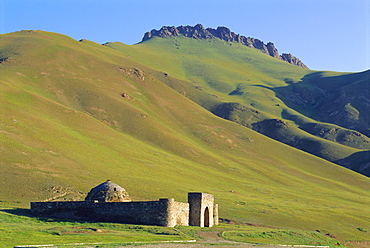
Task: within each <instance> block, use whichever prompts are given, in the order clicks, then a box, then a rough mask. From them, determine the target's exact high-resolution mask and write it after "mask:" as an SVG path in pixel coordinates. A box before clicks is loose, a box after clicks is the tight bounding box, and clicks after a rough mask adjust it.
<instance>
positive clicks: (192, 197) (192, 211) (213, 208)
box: [188, 193, 218, 227]
mask: <svg viewBox="0 0 370 248" xmlns="http://www.w3.org/2000/svg"><path fill="white" fill-rule="evenodd" d="M188 202H189V225H190V226H200V227H212V226H213V225H218V205H217V204H214V197H213V195H211V194H206V193H188Z"/></svg>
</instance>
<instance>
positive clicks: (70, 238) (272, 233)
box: [0, 204, 366, 247]
mask: <svg viewBox="0 0 370 248" xmlns="http://www.w3.org/2000/svg"><path fill="white" fill-rule="evenodd" d="M2 205H3V204H2ZM28 212H29V211H28V210H27V209H21V208H9V207H4V206H2V207H1V208H0V219H1V222H2V224H1V228H0V247H13V246H21V245H45V246H46V245H54V246H58V247H86V246H89V245H90V246H91V245H95V246H98V247H118V246H124V245H128V244H136V245H141V244H145V243H148V244H149V243H154V244H155V243H160V242H165V241H166V242H167V241H168V242H172V241H183V242H185V243H187V242H188V241H192V242H193V241H194V240H198V241H199V240H202V237H201V236H199V232H207V231H212V232H217V233H218V235H219V236H220V237H221V238H223V239H225V240H230V241H236V242H241V243H250V244H281V245H320V246H330V247H342V245H341V242H340V241H339V240H338V239H336V237H334V236H332V235H331V234H329V233H328V232H327V231H325V230H316V231H302V230H296V229H279V228H272V227H259V226H251V225H236V224H225V223H221V224H220V225H219V226H214V227H213V228H210V229H208V228H206V229H205V228H200V227H184V226H178V227H175V228H170V227H157V226H144V225H128V224H117V223H91V222H78V221H68V220H61V219H53V218H46V217H45V218H36V217H32V216H30V215H29V213H28ZM359 231H362V232H366V230H359ZM204 242H205V243H206V244H207V245H212V244H214V245H217V243H212V242H210V243H207V240H206V241H204ZM220 243H222V241H220Z"/></svg>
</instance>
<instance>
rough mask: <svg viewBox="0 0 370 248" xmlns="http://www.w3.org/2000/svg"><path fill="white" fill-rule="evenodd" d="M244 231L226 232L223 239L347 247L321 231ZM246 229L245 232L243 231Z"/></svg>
mask: <svg viewBox="0 0 370 248" xmlns="http://www.w3.org/2000/svg"><path fill="white" fill-rule="evenodd" d="M241 229H242V230H235V231H224V232H222V234H221V237H223V238H225V239H227V240H231V241H237V242H243V243H252V244H279V245H313V246H330V247H345V246H344V245H341V243H340V242H339V241H338V240H336V239H334V238H332V237H330V234H329V233H322V232H321V231H319V230H318V231H314V232H313V231H311V232H309V231H300V230H287V229H285V230H284V229H272V228H256V227H254V228H241ZM243 229H244V230H243Z"/></svg>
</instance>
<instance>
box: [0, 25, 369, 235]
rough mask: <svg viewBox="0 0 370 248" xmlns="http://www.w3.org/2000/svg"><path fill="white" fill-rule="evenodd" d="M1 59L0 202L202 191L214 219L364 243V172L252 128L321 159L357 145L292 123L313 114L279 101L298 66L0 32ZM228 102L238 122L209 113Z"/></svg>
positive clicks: (255, 55)
mask: <svg viewBox="0 0 370 248" xmlns="http://www.w3.org/2000/svg"><path fill="white" fill-rule="evenodd" d="M0 61H1V63H0V87H1V91H0V94H1V98H0V99H1V104H0V119H1V124H0V137H1V149H0V157H1V160H0V169H1V182H0V200H1V201H2V204H5V205H7V206H23V207H27V206H28V203H29V202H30V201H40V200H46V199H50V198H53V199H59V200H63V199H78V198H81V197H83V194H82V193H86V192H88V191H89V189H90V188H92V187H94V186H96V185H97V184H99V183H101V182H103V181H105V180H107V179H110V180H112V181H113V182H115V183H117V184H119V185H121V186H123V187H124V188H125V189H126V190H127V191H128V193H129V194H130V196H131V197H132V198H133V199H134V200H135V199H136V200H140V199H158V198H160V197H174V198H175V199H176V200H179V201H186V197H187V195H186V193H187V192H189V191H199V192H208V193H211V194H214V195H215V197H216V201H217V203H219V208H220V217H221V218H224V219H229V220H233V221H237V222H241V223H253V224H258V225H267V226H275V227H280V228H297V229H304V230H312V231H314V230H328V231H329V232H330V233H331V234H333V235H335V236H337V237H339V238H341V239H345V240H366V239H368V235H367V234H368V233H367V232H366V230H367V231H370V226H369V223H370V221H369V217H368V216H370V209H369V208H368V206H369V204H370V194H369V188H370V180H369V178H367V177H365V176H363V175H360V174H358V173H355V172H353V171H351V170H348V169H346V168H343V167H341V166H338V165H336V164H333V163H331V162H329V161H326V160H324V159H322V158H318V157H317V156H313V155H311V154H308V153H306V152H303V151H300V150H298V149H295V148H293V147H291V146H287V145H285V144H282V143H281V142H278V141H275V140H273V139H271V138H269V137H266V136H264V135H262V134H259V133H257V132H255V131H254V130H252V129H251V128H253V125H256V123H259V124H260V126H261V125H262V124H261V123H262V122H264V121H266V120H271V119H285V121H284V122H287V125H288V124H289V126H291V128H292V133H293V134H294V135H296V136H297V137H299V138H301V137H305V136H307V139H308V140H309V139H312V140H313V141H314V142H319V143H320V144H321V145H322V147H323V149H322V150H321V153H323V154H325V153H327V155H328V156H331V157H332V159H343V158H346V157H348V156H351V155H352V154H355V153H358V152H363V151H364V149H363V147H361V148H356V147H355V148H354V147H349V146H346V145H343V144H338V143H335V142H333V141H328V140H326V139H323V138H319V137H316V136H313V135H310V134H309V133H307V132H304V131H302V130H303V129H300V128H299V125H300V124H299V123H301V122H302V123H303V124H305V123H311V122H312V123H317V122H316V121H314V119H310V118H308V117H305V116H303V115H302V114H300V113H299V112H298V110H294V109H292V108H290V107H288V104H285V103H284V102H283V101H282V100H280V99H279V98H277V96H276V93H275V92H274V89H275V88H278V87H284V86H287V84H288V83H287V82H286V78H290V79H292V80H295V81H299V80H300V78H302V77H304V76H305V75H308V74H311V73H313V72H312V71H310V70H307V69H303V68H299V67H295V66H292V65H289V64H287V63H285V62H282V61H279V60H276V59H273V58H270V57H268V56H266V55H264V54H261V53H260V52H258V51H256V50H254V49H251V48H247V47H242V46H241V45H239V44H229V43H226V42H223V41H221V40H216V39H215V40H209V41H208V40H192V39H188V38H184V37H179V38H177V39H173V38H171V37H169V38H166V39H160V38H158V39H157V38H153V39H151V40H148V41H146V42H144V43H140V44H138V45H134V46H127V45H124V44H121V43H111V44H106V45H105V46H102V45H99V44H96V43H93V42H90V41H86V40H82V41H80V42H79V41H76V40H73V39H71V38H69V37H67V36H63V35H60V34H55V33H49V32H43V31H21V32H16V33H11V34H4V35H1V36H0ZM284 80H285V81H284ZM169 86H170V87H169ZM232 92H233V93H232ZM228 102H235V103H236V104H235V105H236V108H235V109H234V110H235V111H237V110H238V111H239V110H240V109H243V108H246V109H247V110H246V111H241V112H242V114H237V115H236V116H235V118H236V119H237V118H239V121H237V120H234V121H235V122H236V123H235V122H231V121H229V120H225V119H223V118H220V117H218V116H216V115H214V114H213V113H211V111H214V109H215V108H216V107H217V106H220V105H222V104H225V103H228ZM238 104H240V105H242V107H241V106H239V105H238ZM243 114H245V115H243ZM286 116H289V118H290V119H289V118H287V117H286ZM294 116H295V119H293V117H294ZM298 120H300V122H299V123H298ZM240 124H242V125H240ZM327 125H329V124H327ZM246 127H251V128H246ZM295 132H296V133H295ZM301 132H302V133H303V134H300V133H301ZM283 135H284V136H288V134H286V133H284V134H283ZM297 139H298V138H297ZM358 142H360V141H358ZM328 144H332V146H329V145H328ZM54 189H60V190H57V191H56V190H54ZM81 192H82V193H81ZM0 227H1V224H0ZM359 228H360V229H359ZM360 230H361V231H360ZM364 230H365V231H364Z"/></svg>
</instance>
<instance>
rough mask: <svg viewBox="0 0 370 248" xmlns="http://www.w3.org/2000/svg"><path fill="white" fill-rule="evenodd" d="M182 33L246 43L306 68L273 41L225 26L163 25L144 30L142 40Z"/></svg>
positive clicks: (195, 36) (192, 36)
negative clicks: (240, 32) (158, 28)
mask: <svg viewBox="0 0 370 248" xmlns="http://www.w3.org/2000/svg"><path fill="white" fill-rule="evenodd" d="M180 34H181V35H183V36H185V37H190V38H194V39H214V38H219V39H221V40H224V41H227V42H237V43H240V44H243V45H246V46H248V47H251V48H256V49H259V50H261V51H262V52H263V53H265V54H268V55H270V56H271V57H274V58H277V59H280V60H283V61H286V62H288V63H290V64H293V65H296V66H300V67H303V68H308V67H307V66H306V65H305V64H303V63H302V61H300V60H299V59H298V58H297V57H294V56H293V55H292V54H290V53H289V54H287V53H283V54H282V55H279V52H278V50H277V49H276V47H275V45H274V43H272V42H269V43H267V44H265V43H263V41H261V40H259V39H255V38H250V37H245V36H242V35H239V34H236V33H234V32H231V31H230V29H229V28H227V27H217V29H213V28H206V29H205V28H204V27H203V26H202V25H201V24H197V25H195V26H194V27H192V26H179V27H174V26H172V27H170V26H163V27H162V28H161V29H160V30H156V29H153V30H152V31H150V32H146V33H145V34H144V37H143V39H142V41H146V40H149V39H151V38H152V37H154V36H158V37H167V36H179V35H180Z"/></svg>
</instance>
